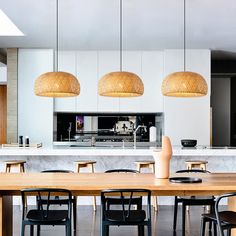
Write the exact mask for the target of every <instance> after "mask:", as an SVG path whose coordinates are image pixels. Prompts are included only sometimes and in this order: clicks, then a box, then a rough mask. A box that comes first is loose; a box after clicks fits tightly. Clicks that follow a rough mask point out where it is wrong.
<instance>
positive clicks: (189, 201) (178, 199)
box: [173, 169, 215, 236]
mask: <svg viewBox="0 0 236 236" xmlns="http://www.w3.org/2000/svg"><path fill="white" fill-rule="evenodd" d="M176 173H189V174H191V173H192V174H193V173H202V174H209V173H210V172H209V171H206V170H202V169H191V170H178V171H176ZM179 203H181V204H182V236H185V215H186V207H187V206H210V211H211V212H212V211H213V209H214V206H215V198H214V196H210V197H204V196H203V197H202V196H191V197H184V196H175V202H174V221H173V230H174V231H176V224H177V214H178V205H179ZM209 228H210V229H211V225H210V226H209Z"/></svg>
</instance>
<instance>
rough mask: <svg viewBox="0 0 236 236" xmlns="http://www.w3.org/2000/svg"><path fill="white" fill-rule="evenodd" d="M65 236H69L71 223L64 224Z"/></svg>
mask: <svg viewBox="0 0 236 236" xmlns="http://www.w3.org/2000/svg"><path fill="white" fill-rule="evenodd" d="M66 236H71V222H70V221H68V222H67V223H66Z"/></svg>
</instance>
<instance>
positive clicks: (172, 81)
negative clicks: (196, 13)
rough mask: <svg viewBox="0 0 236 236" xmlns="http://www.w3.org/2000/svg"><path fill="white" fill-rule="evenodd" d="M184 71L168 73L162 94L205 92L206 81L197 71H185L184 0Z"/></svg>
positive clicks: (197, 95) (195, 95) (197, 93)
mask: <svg viewBox="0 0 236 236" xmlns="http://www.w3.org/2000/svg"><path fill="white" fill-rule="evenodd" d="M183 38H184V71H181V72H174V73H172V74H169V75H168V76H167V77H166V78H165V79H164V80H163V82H162V88H161V89H162V94H163V95H164V96H171V97H200V96H205V95H206V94H207V83H206V81H205V79H204V78H203V77H202V76H201V75H200V74H198V73H195V72H190V71H186V3H185V0H184V37H183Z"/></svg>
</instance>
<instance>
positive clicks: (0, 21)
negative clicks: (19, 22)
mask: <svg viewBox="0 0 236 236" xmlns="http://www.w3.org/2000/svg"><path fill="white" fill-rule="evenodd" d="M0 36H24V34H23V33H22V32H21V31H20V30H19V29H18V28H17V26H16V25H15V24H14V23H13V22H12V21H11V20H10V19H9V17H8V16H7V15H6V14H5V13H4V12H3V11H2V10H1V9H0Z"/></svg>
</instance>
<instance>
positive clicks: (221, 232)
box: [215, 192, 236, 236]
mask: <svg viewBox="0 0 236 236" xmlns="http://www.w3.org/2000/svg"><path fill="white" fill-rule="evenodd" d="M235 196H236V192H233V193H228V194H223V195H221V196H219V197H217V198H216V202H215V214H216V219H217V225H218V228H219V232H220V236H224V232H223V228H222V225H221V223H222V222H221V220H220V214H219V213H220V211H219V204H220V202H221V200H222V199H224V198H229V197H235Z"/></svg>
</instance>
